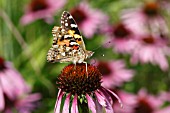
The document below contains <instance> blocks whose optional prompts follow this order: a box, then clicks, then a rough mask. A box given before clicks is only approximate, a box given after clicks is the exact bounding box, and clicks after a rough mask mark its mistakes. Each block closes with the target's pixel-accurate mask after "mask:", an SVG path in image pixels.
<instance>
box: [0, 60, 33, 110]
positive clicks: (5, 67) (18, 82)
mask: <svg viewBox="0 0 170 113" xmlns="http://www.w3.org/2000/svg"><path fill="white" fill-rule="evenodd" d="M29 91H30V89H29V88H28V86H27V84H26V83H25V81H24V79H23V78H22V76H21V75H20V74H19V73H18V72H17V71H16V70H15V69H14V68H13V67H12V65H11V64H10V63H9V62H5V61H4V59H3V58H1V57H0V100H1V101H0V111H1V110H2V109H4V107H5V100H4V98H5V95H6V96H7V97H8V98H9V99H11V100H13V99H15V97H16V96H19V95H21V94H23V93H25V92H29Z"/></svg>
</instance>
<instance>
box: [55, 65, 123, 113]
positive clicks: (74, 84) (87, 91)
mask: <svg viewBox="0 0 170 113" xmlns="http://www.w3.org/2000/svg"><path fill="white" fill-rule="evenodd" d="M101 78H102V74H101V73H100V72H99V70H98V69H97V68H96V67H95V66H92V65H89V64H88V67H87V71H86V66H85V64H83V63H82V64H76V65H74V64H70V65H68V66H66V67H65V68H64V69H63V70H62V72H61V74H60V75H59V76H58V79H57V85H58V88H59V92H58V96H57V101H56V105H55V109H54V112H55V113H61V112H62V113H70V112H71V113H79V112H82V113H90V111H91V112H92V113H113V108H112V104H113V101H112V97H111V96H115V97H116V98H117V99H118V101H119V103H120V104H121V106H122V103H121V100H120V99H119V97H118V96H117V95H116V94H115V93H114V92H112V91H110V90H109V89H105V88H104V87H102V86H101ZM62 102H64V104H61V103H62Z"/></svg>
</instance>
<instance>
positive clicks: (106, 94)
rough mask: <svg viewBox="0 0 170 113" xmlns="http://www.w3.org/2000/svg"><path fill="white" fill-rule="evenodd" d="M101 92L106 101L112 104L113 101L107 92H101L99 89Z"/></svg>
mask: <svg viewBox="0 0 170 113" xmlns="http://www.w3.org/2000/svg"><path fill="white" fill-rule="evenodd" d="M100 90H101V91H102V93H103V94H104V95H105V97H106V99H107V100H108V101H109V102H110V103H111V104H113V99H112V97H111V96H110V95H109V94H108V92H107V91H106V90H103V89H102V88H101V89H100Z"/></svg>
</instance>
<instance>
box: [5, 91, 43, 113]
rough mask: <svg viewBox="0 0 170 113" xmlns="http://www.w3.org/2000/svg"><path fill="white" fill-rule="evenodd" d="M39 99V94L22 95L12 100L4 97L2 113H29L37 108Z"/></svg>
mask: <svg viewBox="0 0 170 113" xmlns="http://www.w3.org/2000/svg"><path fill="white" fill-rule="evenodd" d="M40 98H41V95H40V94H39V93H34V94H23V95H20V96H17V97H16V98H15V99H13V100H11V99H8V98H7V97H6V98H5V101H6V103H5V108H4V109H3V110H2V112H3V113H13V111H17V113H31V111H32V110H34V109H35V108H36V107H37V106H38V104H39V100H40Z"/></svg>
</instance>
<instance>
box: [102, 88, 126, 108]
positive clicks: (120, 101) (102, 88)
mask: <svg viewBox="0 0 170 113" xmlns="http://www.w3.org/2000/svg"><path fill="white" fill-rule="evenodd" d="M102 89H103V90H105V88H102ZM106 90H107V91H108V92H110V93H111V94H112V95H113V96H115V97H116V98H117V100H118V102H119V103H120V106H121V107H123V104H122V101H121V100H120V98H119V97H118V96H117V95H116V94H115V93H114V92H112V91H110V90H109V89H106Z"/></svg>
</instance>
